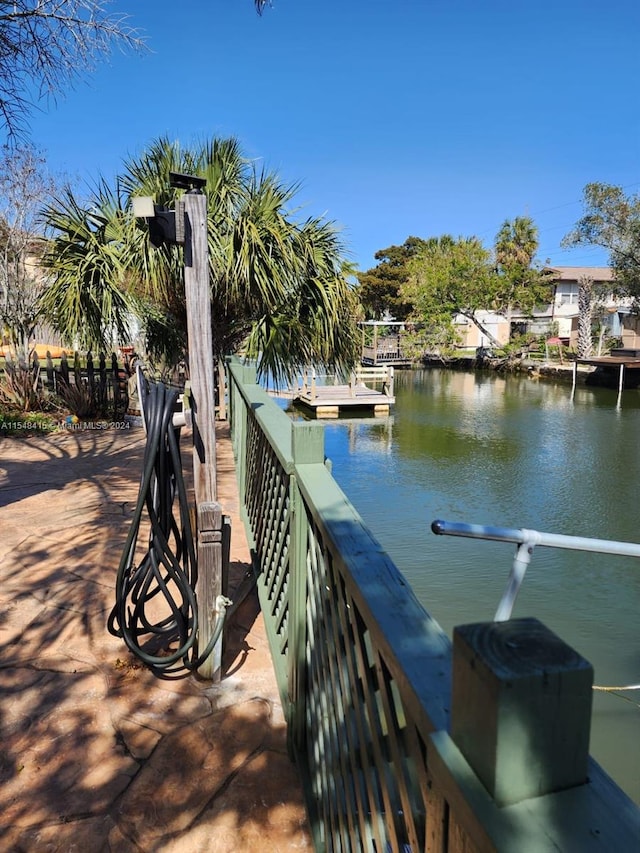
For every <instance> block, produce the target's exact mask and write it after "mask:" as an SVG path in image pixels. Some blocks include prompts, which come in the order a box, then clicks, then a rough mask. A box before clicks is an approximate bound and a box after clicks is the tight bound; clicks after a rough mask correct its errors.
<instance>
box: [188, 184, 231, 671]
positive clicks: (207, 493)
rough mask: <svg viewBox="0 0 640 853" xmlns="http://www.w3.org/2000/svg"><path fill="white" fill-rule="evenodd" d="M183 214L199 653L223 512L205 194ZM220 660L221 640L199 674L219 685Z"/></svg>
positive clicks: (217, 577)
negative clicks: (218, 485)
mask: <svg viewBox="0 0 640 853" xmlns="http://www.w3.org/2000/svg"><path fill="white" fill-rule="evenodd" d="M184 210H185V248H184V252H185V254H184V289H185V297H186V304H187V335H188V340H189V371H190V379H191V394H190V404H191V411H192V416H193V422H192V424H193V482H194V490H195V499H196V517H197V525H198V536H197V556H198V582H197V585H196V596H197V598H198V623H199V628H198V649H199V650H200V651H202V650H203V649H204V648H205V647H206V645H207V643H208V642H209V639H210V638H211V635H212V633H213V621H214V619H215V615H216V602H217V601H218V598H219V596H221V595H222V511H221V509H220V507H219V505H218V504H217V502H216V497H217V493H216V438H215V390H214V371H213V336H212V330H211V295H210V292H209V254H208V244H207V199H206V196H205V195H204V194H203V193H200V192H193V191H192V192H187V193H185V195H184ZM221 657H222V639H220V640H219V642H218V643H217V644H216V647H215V649H214V652H213V653H212V655H210V656H209V658H208V659H207V660H206V661H205V662H204V663H203V664H202V666H201V667H200V669H199V674H200V675H201V676H202V677H203V678H210V679H213V680H214V681H219V680H220V677H221V671H220V659H221Z"/></svg>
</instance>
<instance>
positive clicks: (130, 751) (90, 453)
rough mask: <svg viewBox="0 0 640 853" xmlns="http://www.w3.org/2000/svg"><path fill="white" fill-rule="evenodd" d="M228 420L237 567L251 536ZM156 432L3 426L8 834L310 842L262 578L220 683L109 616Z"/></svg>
mask: <svg viewBox="0 0 640 853" xmlns="http://www.w3.org/2000/svg"><path fill="white" fill-rule="evenodd" d="M217 435H218V445H217V449H218V488H219V499H220V501H221V503H222V505H223V508H224V511H225V512H226V513H227V514H228V515H230V516H231V520H232V543H231V561H232V570H233V577H235V578H238V577H242V576H244V574H245V573H246V570H247V568H248V567H249V552H248V548H247V544H246V540H245V538H244V531H243V528H242V525H241V522H240V520H239V518H238V497H237V491H236V486H235V474H234V468H233V461H232V454H231V449H230V442H229V439H228V431H227V429H226V425H224V424H223V425H221V426H219V428H218V430H217ZM143 447H144V433H143V431H142V429H141V428H135V427H134V428H132V429H130V430H126V431H125V430H123V431H118V430H113V429H110V430H105V431H97V430H85V431H77V432H76V431H74V432H67V433H56V434H40V435H36V436H33V437H28V438H7V437H4V436H3V435H2V434H0V546H1V547H2V554H3V559H2V565H1V567H0V572H1V584H0V649H1V657H0V736H1V747H0V849H1V850H2V851H7V852H8V851H16V853H17V851H26V853H40V851H42V853H44V851H47V853H70V851H83V853H98V851H109V853H129V851H131V853H152V851H153V853H232V851H233V853H236V851H256V853H257V851H265V850H268V851H270V853H272V851H289V850H306V849H308V850H311V849H312V844H311V841H310V835H309V832H308V826H307V823H306V813H305V809H304V803H303V797H302V792H301V787H300V783H299V779H298V776H297V773H296V771H295V768H294V767H293V765H292V764H291V763H290V761H289V759H288V757H287V753H286V746H285V726H284V721H283V717H282V709H281V706H280V701H279V696H278V691H277V687H276V683H275V678H274V675H273V668H272V664H271V658H270V655H269V650H268V646H267V641H266V637H265V632H264V626H263V623H262V618H261V616H260V614H259V608H258V606H257V598H256V597H255V595H252V596H250V597H249V598H248V599H247V600H246V601H245V603H244V604H243V605H242V607H241V608H240V609H239V610H238V611H237V613H236V615H235V617H234V618H235V623H234V626H233V628H232V630H231V631H230V636H229V641H228V644H227V650H226V653H225V657H224V673H225V674H224V677H223V680H222V683H221V684H220V685H217V686H213V685H211V684H208V683H204V682H202V681H200V680H198V679H197V678H196V677H194V676H190V677H188V678H186V679H183V680H180V681H166V680H159V679H156V678H155V677H154V676H153V675H152V674H151V673H149V671H148V670H146V669H145V668H143V667H142V666H141V665H140V664H139V663H138V661H137V660H136V659H135V658H134V657H132V656H131V655H130V654H129V652H128V650H127V648H126V646H125V645H124V643H123V642H122V641H121V640H119V639H117V638H115V637H112V636H111V635H110V634H109V633H108V632H107V630H106V619H107V616H108V614H109V611H110V609H111V607H112V605H113V596H114V579H115V574H116V570H117V567H118V562H119V559H120V554H121V550H122V547H123V544H124V541H125V537H126V534H127V530H128V526H129V521H130V518H131V515H132V512H133V507H134V505H135V501H136V497H137V491H138V481H139V476H140V471H141V465H142V453H143ZM231 597H232V598H233V594H231Z"/></svg>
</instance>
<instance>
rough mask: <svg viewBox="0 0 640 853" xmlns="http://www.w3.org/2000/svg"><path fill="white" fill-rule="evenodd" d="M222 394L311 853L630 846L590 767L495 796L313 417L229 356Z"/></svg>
mask: <svg viewBox="0 0 640 853" xmlns="http://www.w3.org/2000/svg"><path fill="white" fill-rule="evenodd" d="M229 402H230V410H231V411H230V418H231V435H232V441H233V446H234V453H235V457H236V471H237V476H238V483H239V490H240V506H241V511H242V512H243V513H244V518H245V524H246V529H247V535H248V539H249V544H250V547H251V549H252V552H253V557H254V565H255V568H256V572H257V576H258V591H259V596H260V602H261V607H262V611H263V615H264V619H265V625H266V629H267V634H268V638H269V643H270V647H271V653H272V657H273V663H274V668H275V672H276V677H277V681H278V686H279V690H280V695H281V700H282V703H283V708H284V712H285V716H286V719H287V723H288V737H289V746H290V751H291V754H292V757H293V758H294V759H295V761H296V763H297V765H298V767H299V769H300V772H301V775H302V778H303V780H304V783H305V787H306V794H307V805H308V810H309V816H310V822H311V826H312V830H313V835H314V844H315V847H316V849H317V850H319V851H320V850H321V851H364V852H365V853H369V851H377V853H383V851H384V853H386V851H401V853H404V851H409V850H410V851H422V850H428V851H438V853H442V851H451V853H456V851H473V850H505V851H518V853H523V852H524V851H527V850H530V851H534V853H541V851H546V850H576V851H578V850H579V851H586V850H591V849H594V850H595V849H598V850H603V849H620V850H625V849H632V839H634V838H635V839H636V840H637V838H638V837H640V836H638V833H639V832H640V812H639V810H638V809H637V808H636V807H635V806H634V805H633V803H631V801H630V800H629V799H628V798H627V797H626V796H625V795H624V794H622V792H620V791H619V789H617V788H616V786H615V785H613V783H612V782H611V781H610V780H609V779H608V777H606V775H605V774H604V772H603V771H602V770H601V769H600V768H599V767H598V765H597V764H595V762H593V761H591V760H589V784H581V785H578V786H576V787H575V788H572V790H571V791H563V792H561V793H558V794H550V795H547V796H540V797H537V798H534V799H525V800H524V801H523V802H518V803H514V804H506V805H504V804H503V805H500V804H498V803H497V802H496V801H494V799H492V797H491V796H490V794H489V793H488V792H487V787H486V784H483V783H482V782H481V781H480V780H479V778H478V776H477V774H476V773H475V772H474V771H473V770H472V769H471V767H470V765H469V763H468V762H467V760H466V759H465V757H464V756H463V755H462V753H461V751H460V750H459V749H458V747H457V746H456V743H455V742H454V740H453V738H452V736H451V735H450V733H449V732H450V728H451V719H450V718H451V714H450V707H451V702H452V694H451V682H452V645H451V643H450V641H449V639H448V638H447V637H446V636H445V634H444V633H443V632H442V630H441V629H440V627H439V626H438V624H437V623H436V622H435V621H434V620H433V619H432V618H431V617H430V616H429V614H428V613H427V612H426V611H425V610H424V608H423V607H422V606H421V604H420V603H419V602H418V601H417V599H416V598H415V596H414V594H413V592H412V590H411V588H410V586H408V585H407V583H406V581H405V580H404V579H403V577H402V575H401V574H400V572H399V571H398V569H397V568H396V566H395V565H394V564H393V562H392V561H391V560H390V558H389V557H388V556H387V555H386V554H385V552H384V551H383V550H382V548H381V547H380V545H379V544H378V543H377V541H376V540H375V538H374V537H373V536H372V534H371V533H370V532H369V530H368V529H367V528H366V526H365V525H364V523H363V521H362V520H361V518H360V516H359V515H358V513H357V512H356V511H355V509H354V508H353V507H352V505H351V504H350V503H349V501H348V500H347V498H346V497H345V495H344V494H343V492H342V491H341V490H340V488H339V487H338V485H337V483H336V482H335V480H334V479H333V477H332V476H331V473H330V470H329V467H328V465H327V464H326V462H325V458H324V433H323V426H322V425H321V424H320V423H317V422H293V421H292V420H291V419H290V418H289V417H288V416H287V415H286V414H285V413H284V412H283V411H282V410H281V409H280V408H279V407H278V406H277V405H276V404H275V403H274V401H273V400H272V399H271V398H270V397H269V396H268V395H267V394H266V392H265V391H264V390H263V389H261V388H260V387H259V386H258V385H257V384H256V381H255V370H254V369H252V368H250V367H247V366H244V365H241V364H239V363H234V362H232V363H230V364H229ZM503 624H505V623H503ZM570 677H571V676H570V674H569V675H568V676H565V680H567V678H569V679H570ZM479 713H480V710H479ZM563 798H564V799H563ZM605 839H606V843H605ZM614 839H615V840H614ZM603 843H604V846H603ZM633 843H635V842H633ZM611 844H613V845H614V846H613V847H611V846H610V845H611ZM607 845H609V846H607ZM625 845H630V846H625Z"/></svg>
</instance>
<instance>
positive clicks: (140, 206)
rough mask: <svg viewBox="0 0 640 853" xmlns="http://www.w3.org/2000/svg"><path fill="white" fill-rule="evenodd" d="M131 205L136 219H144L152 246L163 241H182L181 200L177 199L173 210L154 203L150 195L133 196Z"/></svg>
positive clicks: (182, 211) (182, 218)
mask: <svg viewBox="0 0 640 853" xmlns="http://www.w3.org/2000/svg"><path fill="white" fill-rule="evenodd" d="M131 207H132V210H133V215H134V216H135V217H136V219H146V221H147V226H148V228H149V242H150V243H151V245H152V246H155V247H156V248H157V249H158V248H160V246H162V245H164V244H165V243H177V244H180V245H181V244H183V243H184V202H183V201H181V200H178V201H177V202H176V208H175V210H170V209H169V208H168V207H161V206H160V205H157V204H155V203H154V200H153V198H152V197H151V196H133V197H132V199H131ZM176 214H177V216H176Z"/></svg>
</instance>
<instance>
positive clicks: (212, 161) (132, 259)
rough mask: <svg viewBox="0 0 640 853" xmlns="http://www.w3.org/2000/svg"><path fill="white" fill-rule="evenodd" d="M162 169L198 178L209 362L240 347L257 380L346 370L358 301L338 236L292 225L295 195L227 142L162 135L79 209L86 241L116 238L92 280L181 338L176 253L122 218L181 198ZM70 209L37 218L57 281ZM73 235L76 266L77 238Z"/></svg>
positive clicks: (54, 291) (57, 285)
mask: <svg viewBox="0 0 640 853" xmlns="http://www.w3.org/2000/svg"><path fill="white" fill-rule="evenodd" d="M170 172H183V173H188V174H195V175H199V176H201V177H203V178H205V179H206V190H205V191H206V194H207V209H208V240H209V259H210V281H211V299H212V316H213V347H214V352H213V357H214V358H215V359H216V360H218V359H220V358H221V357H222V356H224V355H226V354H229V353H231V352H235V351H237V350H238V348H239V347H240V346H242V347H243V351H244V352H245V353H246V354H247V355H250V356H256V357H257V358H258V359H259V367H260V370H261V371H262V372H266V371H270V372H271V373H272V374H273V375H274V376H275V377H276V379H278V380H284V379H285V378H288V377H290V376H291V375H292V374H293V373H294V372H295V371H296V370H298V369H300V368H302V367H305V366H308V365H309V364H310V363H315V364H318V365H324V366H326V367H327V368H333V369H347V368H349V367H350V366H351V365H352V364H353V363H354V361H355V359H356V357H357V340H358V338H357V334H356V331H355V304H356V300H355V296H354V292H353V290H352V288H351V286H350V284H349V282H348V280H347V276H346V275H345V267H344V248H343V246H342V243H341V241H340V238H339V234H338V232H337V230H336V228H335V227H334V226H333V225H332V224H331V223H329V222H326V221H323V220H320V219H317V218H310V219H307V220H304V221H298V220H297V219H295V218H294V215H293V214H292V213H291V212H290V208H291V206H292V203H293V199H294V196H295V193H296V191H297V187H296V186H295V185H294V186H286V185H284V184H283V183H282V182H281V181H280V180H279V178H278V177H277V176H276V175H274V174H273V173H270V172H266V171H262V172H258V171H257V170H256V169H255V168H254V167H253V166H252V165H251V164H250V162H249V161H248V160H246V159H245V158H244V157H243V156H242V152H241V150H240V146H239V144H238V142H237V140H235V139H223V140H220V139H213V140H210V141H208V142H206V143H204V144H201V145H199V146H197V147H194V148H187V149H182V148H181V147H180V145H179V144H178V143H174V142H170V141H169V140H168V139H167V138H160V139H157V140H156V141H154V142H153V143H152V144H151V145H150V146H149V148H148V149H147V150H146V151H144V152H143V154H142V155H141V156H140V157H137V158H133V159H131V160H129V161H128V162H127V163H125V166H124V171H123V174H122V175H121V176H120V177H119V178H118V180H117V188H116V190H113V191H112V192H111V193H107V192H106V191H103V193H102V195H101V196H100V197H95V198H94V199H93V207H94V208H95V209H96V210H98V211H99V214H96V213H89V212H88V211H90V210H92V208H91V207H89V208H87V209H86V210H85V211H84V213H85V219H87V220H90V223H91V224H94V225H95V227H94V228H93V233H92V239H93V241H94V242H96V241H97V242H98V243H99V245H100V246H101V247H102V245H103V244H102V241H101V239H99V236H98V232H99V233H100V234H101V235H104V237H105V238H106V237H107V234H108V236H110V237H112V238H113V240H112V242H111V243H110V244H109V246H110V249H111V250H112V251H113V253H114V255H115V256H116V257H114V258H113V261H114V262H113V264H112V265H111V266H110V267H107V265H102V266H101V267H100V268H99V269H98V270H95V273H96V276H99V278H100V280H101V281H102V279H105V280H108V285H107V284H106V283H105V284H104V285H103V287H104V288H105V289H107V290H108V291H109V292H111V289H112V288H114V289H115V290H116V291H118V292H120V293H121V294H122V295H123V299H126V300H127V306H128V307H130V306H131V305H132V304H137V305H138V306H140V305H146V306H147V308H148V306H149V305H152V306H153V307H154V311H153V322H154V323H155V324H156V325H157V324H158V323H159V324H160V326H161V325H162V319H163V318H164V319H165V321H166V323H167V325H168V326H169V327H173V328H174V329H175V328H176V327H177V328H179V329H181V330H183V331H184V330H186V307H185V299H184V288H183V280H182V261H181V258H180V253H179V252H178V251H177V250H176V249H175V248H174V247H171V246H162V247H161V248H160V249H154V248H151V247H150V246H149V242H148V240H147V239H146V236H145V234H144V232H143V231H142V230H141V228H140V226H137V225H136V224H135V222H134V220H133V218H132V217H131V216H130V215H129V208H130V202H131V198H132V197H133V196H135V195H153V196H154V197H155V201H156V204H159V205H163V206H171V205H173V204H174V203H175V201H176V196H177V195H178V194H179V191H177V190H175V189H173V188H171V186H170V179H169V173H170ZM69 207H70V205H69V198H67V200H66V203H65V204H60V203H57V204H55V205H53V206H51V207H50V208H49V209H48V210H47V212H46V221H47V224H48V225H49V226H51V227H53V228H54V230H55V231H56V232H57V237H56V238H55V239H54V241H53V243H52V246H51V250H50V253H49V265H50V266H51V267H52V269H53V270H54V271H56V272H57V270H58V266H59V264H61V263H62V264H63V267H62V271H63V272H64V269H65V267H64V263H63V262H65V258H66V255H67V249H66V248H65V242H66V241H68V240H69V235H70V234H71V233H72V231H73V228H74V227H75V219H77V216H74V218H73V219H74V221H73V222H70V221H69V217H68V213H69ZM74 214H75V210H74ZM111 216H113V217H114V220H115V221H114V222H113V223H112V226H113V227H112V228H111V230H108V229H106V228H103V226H102V218H101V217H104V219H105V220H109V218H110V217H111ZM124 220H126V222H125V221H124ZM78 233H79V237H80V243H81V249H82V251H81V254H82V255H83V263H84V260H85V259H84V254H85V252H84V246H85V245H86V244H87V242H88V239H87V236H86V229H85V230H82V229H81V230H80V231H79V232H78ZM61 291H62V292H63V293H64V275H63V277H62V279H60V276H59V275H58V276H56V278H55V280H54V282H53V284H52V286H51V290H50V295H49V304H50V305H51V306H53V305H54V304H55V302H56V301H57V298H58V296H59V295H60V293H61ZM146 313H148V311H147V312H146ZM58 316H60V315H58ZM142 319H143V321H144V319H145V317H144V316H143V317H142ZM147 325H149V324H147ZM160 337H162V334H161V335H160Z"/></svg>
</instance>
